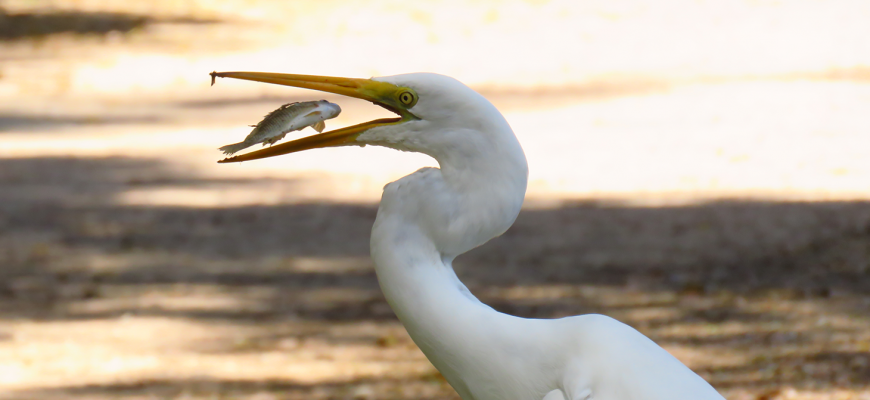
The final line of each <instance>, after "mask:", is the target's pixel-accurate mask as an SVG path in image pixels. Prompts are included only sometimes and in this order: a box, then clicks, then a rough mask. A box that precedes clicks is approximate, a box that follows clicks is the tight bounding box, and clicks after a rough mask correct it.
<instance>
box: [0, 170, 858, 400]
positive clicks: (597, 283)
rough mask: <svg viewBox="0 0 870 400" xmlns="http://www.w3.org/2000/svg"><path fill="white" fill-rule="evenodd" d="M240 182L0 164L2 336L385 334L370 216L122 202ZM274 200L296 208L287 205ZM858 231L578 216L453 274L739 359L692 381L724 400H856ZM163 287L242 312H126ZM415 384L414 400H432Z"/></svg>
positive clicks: (262, 338) (796, 207)
mask: <svg viewBox="0 0 870 400" xmlns="http://www.w3.org/2000/svg"><path fill="white" fill-rule="evenodd" d="M250 182H255V183H256V182H257V181H256V180H253V181H247V180H245V181H241V180H233V179H228V180H220V179H210V178H203V177H198V176H195V175H193V174H191V173H189V172H185V171H180V170H178V169H176V168H173V167H171V166H167V165H165V164H163V163H162V162H161V161H158V160H149V159H133V158H87V159H80V158H52V157H45V158H22V159H3V160H0V187H2V188H3V190H2V191H0V263H2V265H3V266H4V267H3V269H2V270H0V318H2V319H3V320H21V319H27V320H33V321H66V320H95V319H101V320H111V319H115V318H121V317H123V316H127V315H137V316H160V317H165V318H180V319H187V320H201V321H211V322H221V321H224V322H226V321H230V322H232V323H236V324H243V325H245V326H253V327H260V328H262V329H259V330H257V331H256V333H252V334H251V335H250V337H249V338H248V340H249V342H248V343H253V344H252V345H251V346H247V347H245V348H242V349H240V348H239V347H238V346H237V345H234V344H233V343H212V344H210V345H209V346H207V348H206V347H203V348H202V349H200V351H203V352H216V353H221V352H232V351H250V352H262V351H275V350H276V348H277V346H278V345H277V344H278V343H280V342H281V340H283V339H287V338H298V339H300V340H304V339H306V338H312V337H315V338H316V337H323V336H324V335H327V333H326V331H325V330H319V331H318V330H317V329H315V330H309V331H305V332H302V331H294V330H293V329H284V330H282V329H283V328H282V329H278V328H276V326H278V325H279V323H281V322H282V321H283V322H286V321H298V320H304V321H316V322H318V323H319V324H321V325H319V326H329V325H330V324H345V323H350V322H360V321H363V322H364V321H372V322H391V323H394V322H395V317H394V316H393V315H392V313H391V311H390V310H389V308H388V307H387V305H386V303H385V301H384V300H383V298H382V296H381V294H380V292H379V290H378V286H377V280H376V278H375V276H374V272H373V269H372V266H371V263H370V261H369V260H368V233H369V229H370V227H371V224H372V222H373V220H374V217H375V214H376V206H375V205H359V204H298V205H279V206H246V207H230V208H192V207H172V206H127V205H122V204H119V203H118V202H117V201H115V199H117V198H118V196H119V195H120V194H122V193H124V192H125V191H128V190H131V189H133V188H135V189H137V190H141V189H143V188H144V189H148V188H165V187H181V188H190V187H208V188H211V189H213V190H230V189H232V188H238V187H239V185H245V184H249V183H250ZM273 183H274V182H273ZM278 183H279V184H281V185H284V186H281V187H283V188H284V189H283V190H286V191H288V192H292V191H293V190H295V187H296V186H294V185H295V184H296V183H294V182H293V181H284V182H278ZM254 189H255V188H254ZM868 227H870V203H868V202H820V203H783V202H764V201H717V202H710V203H704V204H699V205H690V206H678V207H656V208H653V207H647V208H642V207H626V206H624V205H618V204H612V203H608V202H595V201H589V202H575V203H569V204H564V205H563V206H561V207H558V208H553V209H529V210H524V211H523V212H522V213H521V215H520V216H519V218H518V220H517V222H516V224H515V225H514V226H513V227H512V228H511V229H510V230H509V231H508V232H507V233H506V234H505V235H503V236H502V237H500V238H497V239H495V240H493V241H491V242H490V243H488V244H486V245H484V246H482V247H481V248H479V249H476V250H474V251H472V252H470V253H469V254H467V255H464V256H462V257H460V258H459V259H457V261H456V268H457V270H458V271H459V274H460V275H461V277H462V278H463V280H464V281H466V282H467V283H468V286H469V287H470V288H471V289H472V291H473V292H474V293H475V294H477V295H478V296H479V297H481V299H482V300H483V301H484V302H486V303H488V304H491V305H492V306H493V307H494V308H496V309H498V310H501V311H504V312H508V313H511V314H516V315H520V316H524V317H539V318H552V317H561V316H567V315H574V314H580V313H590V312H598V313H604V314H607V315H611V316H614V317H616V318H618V319H620V320H623V321H625V322H627V323H629V324H631V325H633V326H635V327H637V328H638V329H640V330H641V331H643V332H644V333H645V334H647V335H649V336H651V337H652V338H653V339H654V340H656V341H658V342H659V343H661V344H663V345H666V346H680V347H685V348H689V349H694V350H698V351H702V352H712V353H713V354H727V353H730V352H742V354H745V355H746V359H745V361H744V362H740V363H737V364H732V365H728V366H720V367H711V368H707V369H703V370H700V371H699V372H700V373H701V374H702V375H703V376H704V377H705V378H707V379H709V380H710V381H711V383H713V384H714V385H715V386H717V387H718V388H720V389H722V390H726V391H727V390H737V389H740V390H749V391H759V392H761V391H768V390H771V389H775V388H778V387H783V386H791V387H796V388H806V389H814V390H816V389H817V390H825V389H833V388H865V387H867V385H868V383H870V354H868V353H867V352H866V350H862V347H861V346H862V345H863V344H862V343H864V342H863V341H867V340H868V338H867V336H866V332H868V329H870V320H868V318H867V317H868V315H870V296H868V293H870V267H868V262H870V229H868ZM167 288H172V289H171V290H172V291H173V292H172V293H175V294H177V293H178V290H182V291H184V290H189V292H190V293H198V292H197V291H198V290H204V289H203V288H206V289H208V290H211V291H218V292H220V293H221V294H222V295H224V296H232V297H234V298H237V299H239V300H240V303H244V304H248V306H246V307H235V306H226V307H211V308H207V309H206V308H197V307H196V306H189V307H165V306H162V305H160V304H150V305H143V304H141V303H136V302H129V301H122V300H124V299H129V298H135V297H136V296H138V295H139V294H142V293H145V292H150V293H154V292H155V291H157V292H159V291H161V290H170V289H167ZM179 288H181V289H179ZM185 288H187V289H185ZM242 300H243V301H242ZM333 339H334V340H336V341H339V342H340V341H348V342H353V341H355V340H369V339H371V338H361V337H355V336H353V335H350V336H345V337H343V338H338V339H335V338H333ZM717 352H718V353H717ZM421 379H423V378H421ZM426 379H429V378H426ZM412 381H413V380H412ZM423 381H425V379H423ZM423 381H420V382H423ZM413 382H417V381H413ZM413 382H411V383H407V382H406V383H407V384H408V385H411V384H419V385H423V384H424V383H425V382H424V383H420V382H417V383H413ZM359 384H360V383H359V382H349V383H336V384H324V385H320V386H318V385H314V386H305V385H301V384H297V383H293V382H283V381H282V382H272V381H264V382H232V381H215V382H205V383H203V382H195V381H185V380H180V381H154V380H143V381H141V382H133V383H129V384H119V385H105V386H100V385H96V386H83V387H67V388H58V389H52V390H46V391H42V390H37V391H34V392H32V393H30V394H28V393H29V392H28V393H20V394H21V395H22V396H24V397H26V396H30V395H31V394H32V396H31V397H34V398H56V397H57V398H89V399H92V398H125V397H126V396H129V397H135V396H142V395H145V394H150V393H158V394H160V393H170V392H171V393H182V392H184V391H185V390H192V391H197V390H201V389H202V388H204V387H205V388H211V389H208V390H213V391H215V392H216V393H217V392H221V393H230V394H232V393H237V392H238V393H244V394H246V395H253V394H256V393H258V392H260V391H266V392H269V393H274V394H275V395H280V396H285V397H286V398H296V397H300V396H302V397H305V396H308V397H310V396H313V397H317V398H325V397H334V396H336V395H338V396H344V394H341V393H345V392H347V391H348V390H351V389H347V388H350V387H357V386H359ZM366 384H373V385H387V386H390V385H393V386H402V385H399V384H396V383H390V382H386V381H383V382H381V381H378V380H373V381H372V382H368V383H366ZM330 385H332V386H330ZM336 385H338V386H336ZM403 385H404V384H403ZM336 387H340V390H339V389H336ZM391 387H392V386H391ZM202 390H206V389H202ZM354 390H355V389H354ZM390 390H392V389H390ZM396 390H398V389H396ZM338 392H341V393H339V394H336V393H338ZM312 393H314V394H312ZM379 393H380V392H379ZM433 393H436V394H433V396H442V395H443V393H442V392H437V391H436V392H433ZM438 393H441V394H438ZM64 396H65V397H64ZM391 396H392V397H391V398H411V397H415V396H414V395H413V394H407V395H406V394H401V393H399V394H397V395H395V396H393V395H391ZM230 397H232V396H230ZM416 397H419V396H416ZM424 397H425V396H424ZM300 398H301V397H300Z"/></svg>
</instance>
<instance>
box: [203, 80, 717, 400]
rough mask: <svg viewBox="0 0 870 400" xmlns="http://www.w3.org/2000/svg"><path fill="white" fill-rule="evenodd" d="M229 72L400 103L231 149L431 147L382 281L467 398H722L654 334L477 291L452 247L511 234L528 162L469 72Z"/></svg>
mask: <svg viewBox="0 0 870 400" xmlns="http://www.w3.org/2000/svg"><path fill="white" fill-rule="evenodd" d="M215 76H217V77H228V78H237V79H246V80H252V81H259V82H267V83H274V84H280V85H287V86H295V87H301V88H308V89H314V90H320V91H325V92H331V93H337V94H341V95H345V96H352V97H357V98H361V99H365V100H368V101H371V102H373V103H375V104H377V105H380V106H382V107H384V108H387V109H388V110H390V111H393V112H395V113H396V114H398V117H397V118H390V119H379V120H374V121H370V122H365V123H362V124H358V125H354V126H350V127H346V128H342V129H337V130H334V131H330V132H324V133H321V134H316V135H313V136H308V137H305V138H301V139H298V140H295V141H290V142H287V143H283V144H280V145H275V146H273V147H270V148H267V149H263V150H259V151H255V152H252V153H248V154H244V155H240V156H236V157H232V158H228V159H224V160H222V161H220V162H237V161H246V160H253V159H258V158H264V157H271V156H275V155H280V154H287V153H292V152H296V151H301V150H308V149H313V148H321V147H332V146H348V145H357V146H364V145H375V146H384V147H389V148H393V149H398V150H403V151H413V152H418V153H423V154H427V155H429V156H431V157H432V158H434V159H435V160H437V161H438V164H439V165H440V167H441V168H440V169H439V168H423V169H420V170H418V171H417V172H414V173H412V174H410V175H408V176H405V177H403V178H401V179H399V180H397V181H395V182H392V183H390V184H388V185H387V186H386V187H384V193H383V197H382V199H381V203H380V207H379V208H378V214H377V218H376V220H375V223H374V227H373V228H372V236H371V256H372V259H373V260H374V263H375V266H376V272H377V276H378V282H379V283H380V285H381V290H382V291H383V293H384V296H385V297H386V299H387V302H388V303H389V304H390V306H391V307H392V309H393V311H394V312H395V313H396V315H397V316H398V317H399V320H401V322H402V324H404V326H405V328H406V329H407V330H408V333H409V334H410V336H411V338H412V339H413V340H414V343H416V344H417V346H419V347H420V349H421V350H422V351H423V353H424V354H426V357H428V358H429V361H431V362H432V364H433V365H434V366H435V367H436V368H437V369H438V370H439V371H440V372H441V373H442V375H444V377H445V378H446V379H447V381H448V382H449V383H450V385H452V386H453V388H454V389H455V390H456V391H457V392H458V393H459V395H460V396H461V397H462V399H463V400H541V399H545V400H584V399H586V400H589V399H595V400H712V399H716V400H722V399H723V397H722V396H721V395H720V394H719V393H717V392H716V390H715V389H713V387H712V386H710V384H708V383H707V382H706V381H704V379H702V378H701V377H700V376H698V375H697V374H695V373H694V372H692V370H690V369H689V368H688V367H686V366H685V365H683V364H682V363H681V362H680V361H678V360H677V359H676V358H674V357H673V356H671V355H670V354H669V353H668V352H667V351H665V350H664V349H662V348H661V347H659V346H658V345H657V344H655V343H654V342H653V341H652V340H650V339H649V338H647V337H646V336H644V335H643V334H641V333H640V332H638V331H637V330H635V329H633V328H631V327H629V326H628V325H625V324H623V323H621V322H619V321H616V320H615V319H612V318H610V317H606V316H603V315H580V316H574V317H567V318H561V319H527V318H519V317H515V316H512V315H507V314H503V313H500V312H498V311H496V310H494V309H492V308H490V307H489V306H487V305H486V304H483V303H482V302H480V301H479V300H478V299H477V298H475V297H474V295H473V294H472V293H471V292H469V290H468V289H467V288H466V287H465V285H463V284H462V282H461V281H460V280H459V278H458V277H457V276H456V274H455V273H454V271H453V267H452V262H453V259H454V258H455V257H456V256H458V255H460V254H462V253H465V252H467V251H469V250H471V249H473V248H475V247H477V246H480V245H482V244H484V243H486V242H487V241H489V240H490V239H492V238H494V237H496V236H499V235H501V234H502V233H504V232H505V231H506V230H507V229H508V228H509V227H510V226H511V225H512V224H513V222H514V220H515V219H516V217H517V214H518V213H519V212H520V206H521V205H522V203H523V198H524V196H525V192H526V182H527V178H528V166H527V164H526V158H525V155H524V154H523V150H522V148H521V147H520V144H519V142H518V141H517V138H516V136H514V133H513V131H512V130H511V128H510V126H509V125H508V123H507V121H506V120H505V119H504V117H503V116H502V115H501V113H499V111H498V110H497V109H496V108H495V107H494V106H493V105H492V104H491V103H490V102H489V101H487V100H486V99H485V98H484V97H483V96H481V95H480V94H478V93H477V92H475V91H474V90H472V89H470V88H469V87H467V86H465V85H464V84H462V83H460V82H459V81H457V80H455V79H453V78H450V77H447V76H443V75H437V74H430V73H414V74H405V75H396V76H387V77H379V78H372V79H353V78H336V77H324V76H312V75H291V74H277V73H263V72H222V73H214V72H213V73H212V77H213V78H214V77H215Z"/></svg>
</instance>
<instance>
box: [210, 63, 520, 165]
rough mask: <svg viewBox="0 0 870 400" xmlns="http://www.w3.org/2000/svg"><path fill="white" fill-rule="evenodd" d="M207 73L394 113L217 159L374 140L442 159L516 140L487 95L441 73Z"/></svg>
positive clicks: (250, 157) (241, 158)
mask: <svg viewBox="0 0 870 400" xmlns="http://www.w3.org/2000/svg"><path fill="white" fill-rule="evenodd" d="M212 77H213V78H214V77H221V78H236V79H244V80H251V81H257V82H266V83H273V84H278V85H286V86H294V87H299V88H306V89H313V90H319V91H323V92H330V93H336V94H340V95H344V96H349V97H355V98H359V99H363V100H367V101H370V102H372V103H374V104H377V105H379V106H381V107H383V108H386V109H387V110H390V111H392V112H393V113H395V114H396V117H395V118H384V119H377V120H373V121H368V122H364V123H361V124H357V125H353V126H348V127H345V128H341V129H336V130H333V131H328V132H323V133H320V134H316V135H312V136H308V137H304V138H301V139H297V140H293V141H289V142H286V143H282V144H278V145H275V146H271V147H268V148H265V149H262V150H258V151H254V152H251V153H247V154H242V155H238V156H235V157H230V158H226V159H224V160H221V161H219V162H221V163H228V162H239V161H248V160H255V159H259V158H266V157H273V156H277V155H282V154H288V153H294V152H298V151H302V150H309V149H315V148H323V147H337V146H353V145H357V146H364V145H377V146H385V147H390V148H394V149H398V150H404V151H414V152H420V153H425V154H428V155H430V156H432V157H434V158H436V159H438V160H439V162H443V161H445V160H446V159H455V158H457V157H463V158H467V157H473V154H471V153H475V152H477V153H479V152H480V151H481V150H482V149H487V151H490V150H495V151H496V152H499V150H500V149H499V147H502V146H504V144H505V143H506V142H507V143H511V142H513V143H516V139H515V138H514V136H513V133H512V131H511V130H510V127H509V126H508V124H507V122H506V121H505V120H504V117H502V115H501V114H500V113H499V112H498V111H497V110H496V109H495V107H494V106H493V105H492V104H491V103H490V102H489V101H487V100H486V99H484V98H483V96H481V95H480V94H478V93H477V92H475V91H474V90H472V89H470V88H468V87H467V86H465V85H464V84H462V83H460V82H459V81H457V80H456V79H453V78H450V77H447V76H443V75H438V74H431V73H413V74H403V75H395V76H386V77H378V78H372V79H357V78H338V77H328V76H315V75H293V74H280V73H265V72H213V73H212ZM503 136H509V137H503ZM505 139H507V140H505ZM516 147H517V148H518V144H517V146H516ZM501 150H505V149H501ZM511 150H514V149H511ZM520 152H521V150H520Z"/></svg>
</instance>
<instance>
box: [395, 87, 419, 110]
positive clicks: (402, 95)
mask: <svg viewBox="0 0 870 400" xmlns="http://www.w3.org/2000/svg"><path fill="white" fill-rule="evenodd" d="M399 102H401V103H402V104H404V105H406V106H408V107H411V106H413V105H414V104H415V103H416V102H417V95H416V94H414V92H411V91H410V90H403V91H401V92H399Z"/></svg>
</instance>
